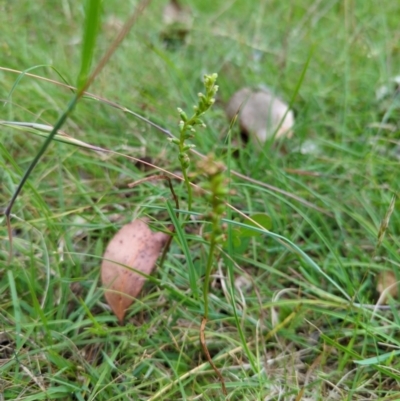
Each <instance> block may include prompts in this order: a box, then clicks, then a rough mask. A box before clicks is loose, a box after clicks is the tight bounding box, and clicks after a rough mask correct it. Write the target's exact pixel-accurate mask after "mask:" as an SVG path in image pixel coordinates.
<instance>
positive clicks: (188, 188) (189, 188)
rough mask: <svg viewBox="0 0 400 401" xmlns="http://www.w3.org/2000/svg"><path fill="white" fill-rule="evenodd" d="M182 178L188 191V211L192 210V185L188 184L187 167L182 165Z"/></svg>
mask: <svg viewBox="0 0 400 401" xmlns="http://www.w3.org/2000/svg"><path fill="white" fill-rule="evenodd" d="M182 172H183V179H184V180H185V185H186V189H187V193H188V211H189V212H190V210H192V186H191V185H190V181H189V177H188V175H187V169H185V168H184V166H183V165H182Z"/></svg>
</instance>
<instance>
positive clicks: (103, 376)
mask: <svg viewBox="0 0 400 401" xmlns="http://www.w3.org/2000/svg"><path fill="white" fill-rule="evenodd" d="M17 3H18V4H17ZM77 3H79V2H72V1H67V0H65V1H62V2H54V4H53V3H52V2H44V1H34V2H32V1H25V0H20V1H18V2H4V1H3V2H2V3H0V26H1V27H2V35H1V37H0V67H3V68H10V69H15V70H18V71H22V70H26V69H28V68H31V67H34V66H37V67H36V68H35V69H33V70H32V71H30V72H31V73H33V74H37V75H40V76H44V77H47V78H51V79H53V80H56V81H59V82H61V81H62V79H61V78H60V76H59V75H58V74H57V73H56V71H55V70H54V69H56V70H57V71H58V72H59V74H60V75H61V76H62V77H63V78H64V79H65V80H66V81H67V82H68V83H70V84H72V85H74V84H75V82H76V76H77V74H78V71H79V63H80V61H79V60H80V40H81V30H82V20H83V11H82V8H81V7H80V6H79V5H77ZM111 3H112V4H111ZM134 3H135V2H133V1H115V2H104V15H103V18H104V23H103V27H102V31H101V34H100V37H99V45H98V47H97V49H96V57H97V58H96V59H97V60H98V59H99V58H100V56H101V55H102V54H103V53H104V52H105V50H106V49H107V47H108V46H109V44H110V42H111V40H112V38H113V37H114V36H115V34H116V32H117V30H118V27H119V25H120V23H121V22H123V21H124V20H125V19H126V18H127V15H129V14H130V13H131V12H132V10H133V6H134ZM164 4H165V2H161V1H154V2H153V3H152V4H151V5H150V7H149V8H148V10H146V12H145V13H144V15H143V16H142V17H141V18H140V20H139V22H138V23H137V24H136V25H135V27H134V28H133V30H132V32H131V33H130V34H129V36H128V37H127V39H126V40H125V41H124V42H123V44H122V45H121V46H120V48H119V49H118V51H117V53H116V54H115V55H114V57H113V58H112V60H111V61H110V62H109V63H108V65H107V66H106V68H105V69H104V71H103V72H102V73H101V75H100V77H99V78H98V79H97V80H96V81H95V83H94V84H93V86H92V87H91V88H90V92H92V93H94V94H96V95H98V96H100V97H102V98H105V99H107V100H109V101H113V102H116V103H118V104H120V105H122V106H123V107H126V108H128V109H129V110H132V111H135V112H137V113H139V114H141V115H143V116H145V117H147V118H149V119H150V120H152V121H154V122H156V123H157V124H159V125H161V126H162V127H164V128H166V129H168V130H170V131H171V132H172V133H174V134H175V135H177V133H178V131H177V124H178V121H179V117H178V115H177V112H176V108H177V107H182V108H184V109H185V110H190V108H191V107H192V105H193V104H195V103H196V101H197V93H198V92H199V91H201V90H202V82H201V79H202V76H203V74H204V73H212V72H217V73H218V74H219V79H218V83H219V85H220V92H219V99H218V102H217V104H216V105H215V107H214V108H213V109H212V111H211V112H209V113H208V114H207V116H206V123H207V128H206V129H204V130H202V131H199V133H198V135H197V137H196V138H195V139H194V140H193V143H195V144H196V146H197V150H198V151H199V152H201V153H203V154H206V153H209V152H210V151H213V152H214V153H215V154H216V157H217V158H218V159H220V160H222V161H223V162H224V163H227V164H229V166H230V168H231V169H232V170H235V171H238V172H240V173H242V174H244V175H246V176H248V177H251V178H252V179H253V180H256V181H249V180H245V179H238V178H234V177H232V179H231V189H232V191H231V192H232V194H231V198H230V199H229V201H230V203H231V204H232V205H234V206H235V207H236V208H238V209H240V210H241V211H242V212H243V213H246V214H254V213H256V212H257V213H265V214H267V215H269V217H270V219H271V232H272V233H275V234H278V235H280V236H281V237H282V240H280V241H277V240H276V238H274V237H273V236H268V235H266V234H263V235H259V236H257V237H254V236H253V237H248V238H239V239H240V240H241V242H240V243H239V242H238V241H237V239H235V241H233V239H232V240H231V242H230V244H231V246H226V247H225V248H224V249H223V251H222V253H221V256H220V257H219V258H218V260H215V274H214V275H213V283H212V289H211V294H210V308H211V309H210V321H209V322H208V324H207V329H206V338H207V345H208V348H209V350H210V353H211V356H212V357H213V358H214V361H215V364H216V365H217V367H218V368H219V369H220V371H221V373H222V375H223V376H224V378H225V381H226V386H227V390H228V393H229V399H230V400H238V401H239V400H263V401H266V400H395V399H398V398H399V397H398V396H397V395H398V394H399V393H400V388H399V384H398V383H399V379H400V370H399V369H400V365H399V358H398V357H397V356H396V355H397V353H398V352H399V351H398V349H399V347H400V341H399V330H398V326H399V316H398V311H397V301H396V300H393V299H392V298H390V297H389V300H388V305H389V306H388V307H387V308H386V309H384V308H380V309H376V310H375V311H374V310H373V305H375V304H376V303H377V301H378V298H379V295H380V294H379V291H378V290H377V287H378V282H379V279H380V278H382V277H388V276H387V274H386V276H385V275H383V272H385V271H391V272H393V273H394V279H395V278H396V277H397V274H398V273H397V268H398V266H399V262H400V257H399V253H398V249H399V240H398V238H399V237H398V235H399V231H400V225H399V213H398V208H397V206H396V205H395V207H394V211H393V214H392V215H391V217H390V219H387V220H388V224H387V229H386V228H385V224H383V226H382V224H381V223H382V221H384V220H385V216H386V215H387V213H388V211H389V209H390V204H391V200H392V197H393V195H395V194H396V193H397V191H398V185H399V174H398V168H399V167H398V166H399V154H400V153H399V148H398V137H399V122H398V116H399V108H398V105H399V104H398V100H397V98H396V84H395V83H394V82H393V80H392V79H393V77H395V76H396V75H397V74H399V73H400V71H399V65H400V48H399V39H400V31H399V28H398V15H399V13H400V4H399V3H398V2H396V1H393V0H382V1H380V2H372V1H362V2H356V1H351V0H349V1H332V0H326V1H314V2H311V1H305V0H304V1H303V0H302V1H296V2H282V1H272V0H271V1H260V2H256V1H219V0H213V1H211V0H207V1H201V2H198V1H194V0H193V1H187V2H186V4H187V5H188V6H189V7H190V8H191V9H192V12H193V15H194V21H193V25H192V29H191V31H190V34H189V35H188V37H187V41H186V43H185V44H183V45H182V44H179V43H177V44H172V45H171V44H170V45H169V46H166V44H165V43H164V42H163V40H162V39H161V37H162V35H161V32H162V31H163V30H164V26H163V23H162V8H163V6H164ZM307 63H308V66H307ZM50 66H52V67H54V69H52V68H50ZM305 69H306V72H305V75H304V79H302V78H301V77H302V73H303V71H304V70H305ZM17 77H18V75H17V74H15V73H13V72H10V71H6V70H0V82H1V85H0V98H1V99H2V102H3V104H4V100H5V99H6V98H7V97H8V96H9V94H10V91H11V89H12V86H13V84H14V83H15V81H16V79H17ZM258 84H265V85H268V86H270V87H272V88H274V89H275V90H276V91H277V92H278V93H279V94H280V95H281V96H282V97H283V98H285V99H286V100H287V101H291V100H292V102H293V109H294V110H295V112H296V127H295V135H294V137H293V139H292V140H290V141H286V142H285V143H284V145H285V147H286V149H287V153H286V154H282V153H280V152H278V151H277V150H271V149H270V148H269V146H268V144H267V145H266V146H265V148H264V149H263V151H261V152H259V153H257V152H256V151H255V150H256V148H257V145H256V144H249V146H248V147H246V148H243V149H242V150H241V151H240V152H239V153H240V154H239V156H238V157H230V156H229V153H228V142H227V140H226V138H227V134H228V129H229V123H228V122H227V121H226V119H225V116H224V112H223V104H224V102H226V101H227V99H228V98H229V96H230V95H231V94H232V93H233V92H234V91H236V90H237V89H239V88H240V87H242V86H244V85H258ZM70 97H71V92H70V91H68V90H67V89H65V88H63V87H61V86H57V85H55V84H54V83H49V82H43V81H40V80H39V79H35V78H30V77H24V78H23V79H22V80H21V81H20V82H19V83H18V86H17V87H16V88H15V90H14V92H13V93H12V96H11V98H9V101H8V103H7V104H6V105H4V106H2V107H1V109H0V120H8V121H23V122H32V123H40V124H49V125H53V124H54V123H55V121H56V120H57V118H58V116H59V115H60V113H61V112H62V111H63V110H65V108H66V105H67V104H68V101H69V99H70ZM62 130H63V132H65V133H66V134H68V135H70V136H72V137H74V138H76V139H79V140H81V141H85V142H86V143H89V144H92V145H95V146H100V147H103V148H107V149H110V150H113V151H115V152H119V153H120V155H115V154H104V153H101V152H96V151H93V150H89V149H83V148H81V147H76V146H72V145H70V144H65V143H60V142H54V143H53V144H52V145H51V146H50V148H49V149H48V151H47V152H46V154H45V156H44V157H43V159H42V161H41V162H40V164H39V165H38V167H37V168H36V169H35V170H34V172H33V173H32V175H31V177H30V179H29V181H28V183H27V185H26V186H25V187H24V189H23V191H22V193H21V196H20V197H19V198H18V200H17V202H16V204H15V207H14V209H13V215H14V217H13V219H12V227H13V235H14V254H13V259H12V262H11V264H10V265H7V257H8V240H7V233H6V228H5V222H4V221H3V224H2V225H1V227H0V240H1V247H0V399H5V400H9V399H10V400H11V399H20V400H32V401H34V400H45V399H46V400H47V399H49V400H52V399H64V400H148V401H150V400H195V399H199V400H200V399H201V400H222V399H225V398H224V397H223V395H222V393H221V387H220V383H219V381H218V379H217V378H216V376H215V373H214V372H213V370H212V369H211V367H210V366H209V364H208V363H207V361H206V359H205V357H204V355H203V354H202V352H201V350H200V344H199V327H200V322H201V316H202V314H203V310H204V305H203V301H202V298H201V296H199V297H198V298H196V296H195V294H193V292H192V289H191V287H190V283H189V272H191V273H193V271H194V273H195V277H196V279H197V283H198V288H199V293H200V294H201V291H202V290H201V288H202V287H201V285H202V277H203V274H204V266H205V263H206V258H207V253H208V252H207V251H208V245H207V242H206V241H205V240H204V239H203V237H202V233H203V231H204V230H206V231H207V225H205V224H202V223H196V222H194V221H192V222H188V223H187V224H186V229H185V231H184V232H185V233H186V239H187V244H188V249H189V251H190V253H189V255H190V258H191V260H192V262H193V263H192V265H191V267H188V256H189V255H188V254H186V256H185V250H184V247H183V246H182V243H181V242H180V241H178V240H174V241H173V243H172V246H171V249H170V252H169V254H168V257H167V259H166V261H165V263H164V265H163V267H162V268H161V269H158V270H157V271H156V272H155V273H154V274H153V277H154V280H153V282H148V283H147V284H146V286H145V290H144V292H143V293H142V296H141V298H140V299H139V300H138V301H136V302H135V303H134V304H133V306H132V307H131V308H130V310H129V312H128V314H127V324H126V325H125V326H123V327H121V326H119V325H118V323H117V319H116V317H115V316H114V315H113V314H112V313H111V312H110V310H109V308H108V306H107V305H106V303H105V300H104V289H103V288H102V286H101V284H100V282H99V268H100V264H101V256H102V254H103V252H104V250H105V247H106V245H107V241H108V240H109V239H110V238H111V237H112V235H113V234H114V233H115V232H116V231H117V230H118V229H119V228H120V227H121V225H122V224H123V223H125V222H128V221H130V220H131V219H132V218H133V217H135V216H144V215H147V216H150V217H151V218H152V219H153V221H154V224H153V227H154V228H155V229H157V228H158V229H160V228H162V227H163V226H165V225H168V224H169V222H170V216H169V215H168V213H167V212H166V209H165V204H166V199H171V196H170V193H169V190H168V187H167V186H166V185H165V184H164V183H162V182H156V183H145V184H142V185H139V186H137V187H135V188H133V189H129V188H128V187H127V185H128V184H129V183H131V182H133V181H136V180H139V179H141V178H143V177H144V176H146V175H151V174H156V173H157V170H156V169H150V170H149V169H145V170H144V169H143V168H142V167H141V166H140V165H138V164H136V163H135V161H133V160H132V159H129V158H127V157H126V156H132V157H136V158H143V157H147V158H149V159H148V160H151V161H152V163H154V164H155V165H156V166H158V167H162V168H164V169H166V170H168V171H169V172H179V162H178V157H177V152H176V148H175V147H174V146H172V145H171V144H170V143H169V142H168V141H167V139H166V136H165V135H164V134H162V133H161V132H159V131H157V130H156V129H154V128H152V127H151V126H149V125H148V124H146V123H143V122H141V121H139V120H138V119H137V118H135V117H134V116H133V115H131V114H129V113H124V112H123V111H121V110H119V109H117V108H113V107H110V106H109V105H107V104H105V103H104V102H99V101H95V100H93V99H89V98H84V99H83V100H82V101H81V102H80V103H79V105H78V107H77V109H76V111H75V112H74V114H73V116H72V117H71V118H70V119H69V120H68V121H67V122H66V124H65V125H64V127H63V129H62ZM233 135H234V138H236V137H237V136H238V132H237V129H235V128H234V129H233ZM42 143H43V138H42V137H40V136H37V135H35V134H34V133H32V132H30V131H29V130H26V129H25V130H16V129H15V128H9V127H5V126H2V127H1V128H0V207H1V208H5V207H6V205H7V203H8V201H9V199H10V197H11V195H12V193H13V191H14V190H15V188H16V185H17V184H18V182H19V181H20V179H21V176H22V174H23V172H24V171H25V170H26V168H27V167H28V165H29V163H30V162H31V160H32V159H33V157H34V155H35V154H36V153H37V151H38V149H39V148H40V145H41V144H42ZM192 160H193V166H194V163H195V161H196V157H195V156H193V157H192ZM194 170H195V169H194V167H192V170H191V171H192V172H193V171H194ZM193 179H194V180H197V182H199V181H201V178H199V177H194V178H193ZM263 183H265V184H269V185H272V186H274V187H276V188H279V189H280V190H282V191H286V192H287V194H284V193H279V192H277V191H275V190H273V189H271V188H266V187H265V186H263ZM174 187H175V190H176V192H177V193H178V196H179V198H180V202H181V208H182V209H183V210H185V207H186V191H185V187H184V186H181V184H180V183H179V182H178V181H174ZM293 196H296V197H297V198H301V199H300V200H298V199H297V200H296V199H294V198H293ZM306 202H308V203H306ZM207 210H208V205H207V202H206V200H205V199H204V197H203V196H200V195H199V194H197V195H196V196H195V202H194V204H193V212H194V213H195V214H196V216H198V219H200V221H201V216H202V214H203V213H204V212H205V211H207ZM226 218H227V220H228V227H231V228H232V229H233V227H234V225H233V222H232V220H235V221H236V222H240V221H243V219H242V218H241V217H240V216H239V215H238V214H237V213H235V212H228V213H227V215H226ZM380 228H381V229H380ZM379 231H381V233H382V232H383V231H386V232H385V234H386V236H385V238H384V239H383V240H382V243H381V245H380V246H379V247H378V246H377V244H378V233H379ZM229 233H230V234H229V235H230V236H231V238H233V236H234V234H235V232H234V231H232V230H231V231H229ZM286 240H288V241H289V242H287V241H286ZM228 242H229V241H228ZM232 245H234V246H232ZM295 247H297V248H295ZM302 252H303V253H302ZM190 269H194V270H192V271H190ZM392 352H393V353H394V354H392Z"/></svg>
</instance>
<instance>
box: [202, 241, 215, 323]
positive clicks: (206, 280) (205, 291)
mask: <svg viewBox="0 0 400 401" xmlns="http://www.w3.org/2000/svg"><path fill="white" fill-rule="evenodd" d="M215 246H216V242H215V236H214V235H212V237H211V242H210V251H209V253H208V259H207V267H206V275H205V277H204V286H203V297H204V318H205V319H208V290H209V288H210V277H211V270H212V266H213V260H214V249H215Z"/></svg>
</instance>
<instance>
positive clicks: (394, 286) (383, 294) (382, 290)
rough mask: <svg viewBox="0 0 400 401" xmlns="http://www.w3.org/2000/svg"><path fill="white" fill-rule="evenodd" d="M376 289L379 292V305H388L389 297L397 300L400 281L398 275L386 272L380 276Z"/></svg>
mask: <svg viewBox="0 0 400 401" xmlns="http://www.w3.org/2000/svg"><path fill="white" fill-rule="evenodd" d="M376 289H377V290H378V292H379V301H378V303H379V304H385V303H387V300H388V296H389V295H390V296H391V297H392V298H397V295H398V281H397V279H396V275H395V274H394V273H393V272H392V271H384V272H382V273H380V274H379V276H378V284H377V286H376Z"/></svg>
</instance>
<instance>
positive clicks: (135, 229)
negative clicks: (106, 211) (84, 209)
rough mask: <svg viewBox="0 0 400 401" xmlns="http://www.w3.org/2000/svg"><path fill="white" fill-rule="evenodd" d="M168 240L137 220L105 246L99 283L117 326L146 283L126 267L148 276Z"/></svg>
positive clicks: (120, 231) (141, 277) (162, 234)
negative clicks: (116, 319)
mask: <svg viewBox="0 0 400 401" xmlns="http://www.w3.org/2000/svg"><path fill="white" fill-rule="evenodd" d="M169 237H170V236H169V235H168V234H165V233H161V232H158V233H154V232H152V231H151V230H150V228H149V227H148V225H147V223H146V221H145V220H144V219H138V220H134V221H132V222H131V223H128V224H126V225H125V226H123V227H122V228H121V229H120V230H119V231H118V232H117V233H116V234H115V236H114V237H113V238H112V239H111V241H110V243H109V244H108V246H107V249H106V251H105V253H104V256H103V258H104V260H103V263H102V265H101V281H102V283H103V286H104V287H106V291H105V297H106V300H107V302H108V304H109V305H110V307H111V309H112V310H113V312H114V313H115V315H116V316H117V318H118V320H119V322H120V323H122V322H123V320H124V317H125V313H126V310H127V308H128V307H129V306H130V305H131V304H132V302H133V300H134V299H135V298H136V297H137V296H138V295H139V293H140V291H141V289H142V287H143V285H144V283H145V281H146V279H145V277H143V276H141V275H140V274H138V273H136V272H134V271H133V270H131V269H129V268H127V267H125V266H129V267H130V268H132V269H135V270H138V271H140V272H142V273H144V274H147V275H149V274H150V273H151V272H152V271H153V269H154V267H155V263H156V260H157V258H158V256H159V254H160V251H161V249H162V248H163V246H164V245H165V244H166V243H167V241H168V239H169Z"/></svg>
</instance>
